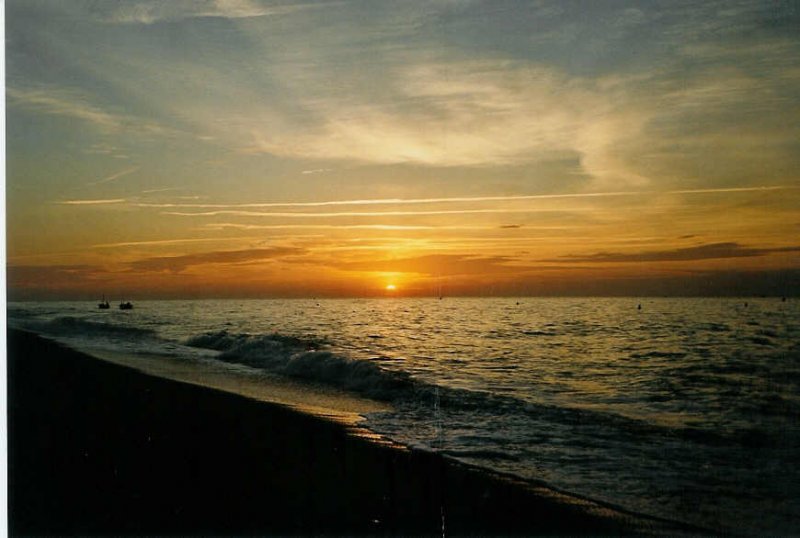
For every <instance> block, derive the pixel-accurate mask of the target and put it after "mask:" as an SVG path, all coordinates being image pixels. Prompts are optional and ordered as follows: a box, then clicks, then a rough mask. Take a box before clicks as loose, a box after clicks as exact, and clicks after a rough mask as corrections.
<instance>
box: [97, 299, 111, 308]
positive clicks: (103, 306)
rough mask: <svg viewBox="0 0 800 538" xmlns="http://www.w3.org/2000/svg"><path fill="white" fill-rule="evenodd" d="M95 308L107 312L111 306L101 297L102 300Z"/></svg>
mask: <svg viewBox="0 0 800 538" xmlns="http://www.w3.org/2000/svg"><path fill="white" fill-rule="evenodd" d="M97 308H99V309H100V310H108V309H109V308H111V305H110V304H108V301H106V296H105V295H103V300H102V301H100V302H99V303H97Z"/></svg>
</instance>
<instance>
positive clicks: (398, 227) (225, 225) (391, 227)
mask: <svg viewBox="0 0 800 538" xmlns="http://www.w3.org/2000/svg"><path fill="white" fill-rule="evenodd" d="M203 228H206V229H210V230H224V229H235V230H304V229H312V230H313V229H320V230H386V231H414V230H486V229H491V228H489V227H486V226H410V225H404V224H237V223H232V222H220V223H213V224H206V225H204V226H203Z"/></svg>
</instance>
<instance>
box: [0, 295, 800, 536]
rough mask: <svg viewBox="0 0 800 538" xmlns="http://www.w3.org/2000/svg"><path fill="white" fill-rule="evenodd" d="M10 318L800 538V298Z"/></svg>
mask: <svg viewBox="0 0 800 538" xmlns="http://www.w3.org/2000/svg"><path fill="white" fill-rule="evenodd" d="M640 303H641V305H642V308H641V310H640V309H638V308H637V305H638V304H640ZM112 306H114V305H112ZM8 316H9V325H11V326H16V327H22V328H27V329H30V330H34V331H36V332H39V333H41V334H44V335H46V336H50V337H53V338H56V339H58V340H61V341H63V342H65V343H68V344H72V345H74V346H76V347H80V348H82V349H87V350H89V351H91V350H92V349H97V350H102V349H111V350H115V351H117V352H120V351H122V352H124V353H129V354H131V355H134V356H135V355H137V354H144V353H146V354H149V355H157V356H162V357H165V358H170V359H172V360H175V359H176V358H177V359H186V360H192V359H196V358H197V357H202V358H203V359H204V360H209V361H218V362H220V363H221V364H225V365H230V366H231V367H234V366H235V367H238V368H244V367H246V368H249V369H251V370H253V371H268V372H270V373H271V374H274V375H277V376H283V377H286V378H287V379H291V380H292V381H293V382H295V383H296V382H300V383H307V384H308V385H309V386H333V387H337V388H339V389H342V390H344V391H348V392H352V393H353V394H357V395H359V396H363V397H367V398H371V399H376V400H379V401H381V402H384V403H386V404H388V407H387V406H384V408H387V409H389V410H387V411H381V412H377V413H370V414H367V416H366V417H365V421H364V422H363V425H364V426H365V427H367V428H368V429H370V430H372V431H374V432H376V433H378V434H381V435H383V436H385V437H386V438H389V439H392V440H394V441H397V442H400V443H403V444H406V445H409V446H412V447H418V448H422V449H427V450H435V451H439V452H441V453H443V454H445V455H446V456H448V457H452V458H456V459H459V460H461V461H464V462H467V463H470V464H473V465H477V466H480V467H483V468H487V469H491V470H493V471H498V472H502V473H508V474H512V475H515V476H517V477H520V478H523V479H526V480H531V481H536V482H544V483H546V484H548V485H550V486H552V487H554V488H556V489H559V490H561V491H565V492H569V493H574V494H577V495H581V496H585V497H589V498H592V499H596V500H599V501H603V502H607V503H610V504H613V505H616V506H619V507H622V508H625V509H627V510H631V511H634V512H639V513H644V514H649V515H653V516H659V517H664V518H668V519H672V520H679V521H684V522H689V523H694V524H698V525H701V526H704V527H707V528H710V529H713V530H715V531H718V532H742V533H745V534H753V535H756V534H759V535H760V534H782V535H783V534H797V533H800V302H798V301H797V300H791V299H790V300H788V301H785V302H783V301H781V300H780V299H774V298H769V299H685V298H682V299H642V300H638V299H624V298H623V299H605V298H587V299H571V298H570V299H567V298H559V299H539V298H536V299H532V298H521V299H514V298H491V299H487V298H445V299H444V300H437V299H401V298H391V299H390V298H386V299H353V300H350V299H335V300H241V301H235V300H218V301H141V302H138V303H137V304H136V308H135V309H134V310H131V311H119V310H117V309H116V308H112V309H111V310H109V311H101V310H98V309H97V307H96V304H94V303H91V302H47V303H11V304H9V307H8Z"/></svg>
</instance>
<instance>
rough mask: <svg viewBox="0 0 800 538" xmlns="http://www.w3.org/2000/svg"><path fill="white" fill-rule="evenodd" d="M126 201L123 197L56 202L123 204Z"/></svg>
mask: <svg viewBox="0 0 800 538" xmlns="http://www.w3.org/2000/svg"><path fill="white" fill-rule="evenodd" d="M127 201H128V200H126V199H125V198H109V199H105V200H62V201H59V202H56V203H57V204H61V205H109V204H123V203H125V202H127Z"/></svg>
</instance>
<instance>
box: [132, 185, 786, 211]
mask: <svg viewBox="0 0 800 538" xmlns="http://www.w3.org/2000/svg"><path fill="white" fill-rule="evenodd" d="M794 189H800V187H796V186H786V185H773V186H757V187H734V188H714V189H684V190H673V191H646V190H638V191H616V192H576V193H556V194H530V195H511V196H450V197H445V198H375V199H371V200H330V201H321V202H247V203H239V204H186V203H174V202H170V203H148V202H142V203H138V204H136V205H137V207H156V208H198V209H200V208H208V209H231V208H233V209H243V208H269V207H325V206H341V205H416V204H449V203H478V202H516V201H525V200H559V199H571V198H606V197H624V196H642V195H650V196H657V195H665V194H666V195H669V194H680V195H692V194H725V193H731V194H733V193H746V192H769V191H779V190H794ZM144 192H156V191H144Z"/></svg>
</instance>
